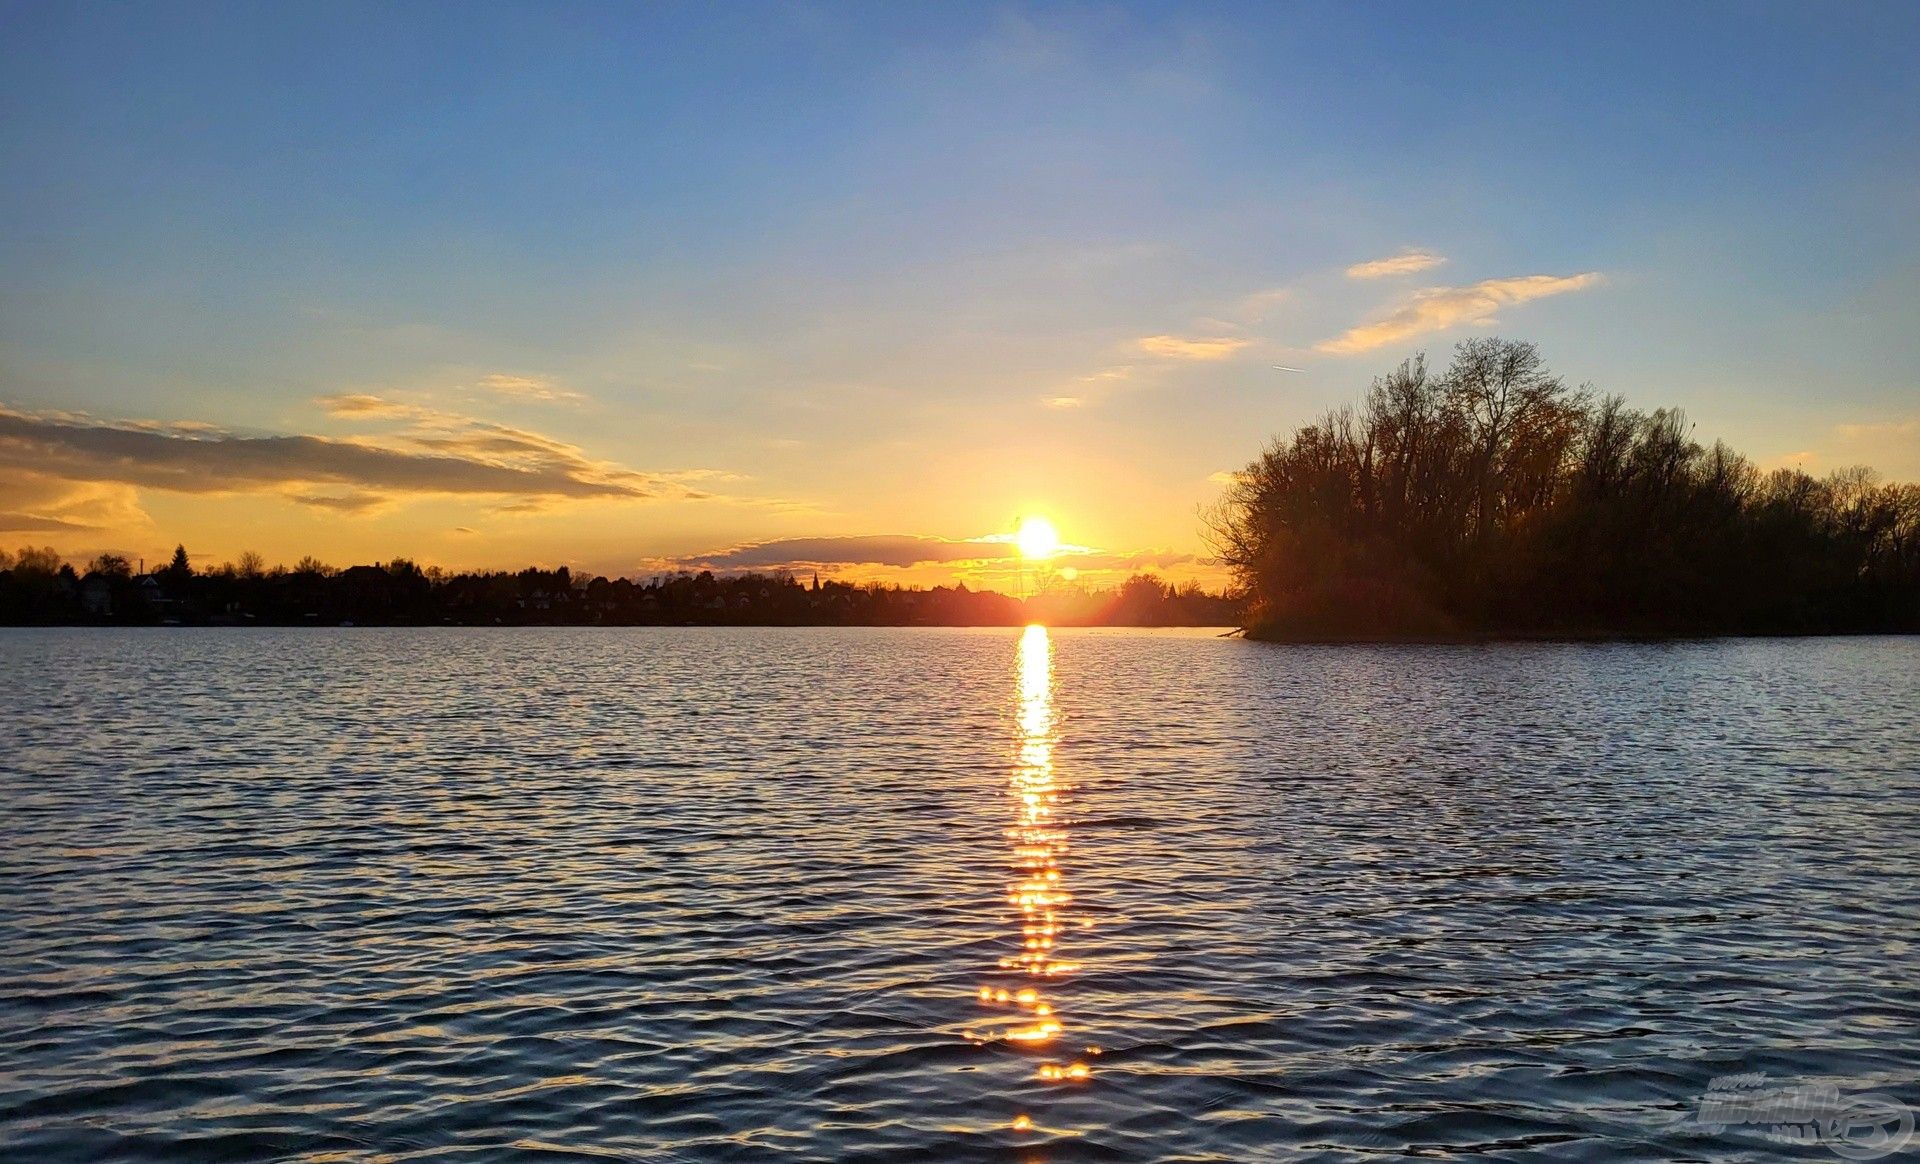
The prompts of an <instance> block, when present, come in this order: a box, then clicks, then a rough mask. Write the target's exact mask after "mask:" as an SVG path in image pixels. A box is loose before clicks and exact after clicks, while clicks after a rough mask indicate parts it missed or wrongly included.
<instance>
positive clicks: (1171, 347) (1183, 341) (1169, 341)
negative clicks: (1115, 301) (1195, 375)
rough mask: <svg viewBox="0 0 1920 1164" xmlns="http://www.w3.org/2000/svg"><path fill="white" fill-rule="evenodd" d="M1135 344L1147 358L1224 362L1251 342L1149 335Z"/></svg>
mask: <svg viewBox="0 0 1920 1164" xmlns="http://www.w3.org/2000/svg"><path fill="white" fill-rule="evenodd" d="M1137 342H1138V346H1139V348H1140V350H1141V351H1142V352H1145V353H1146V354H1147V355H1149V356H1161V357H1164V358H1166V359H1172V360H1224V359H1227V358H1228V357H1230V356H1232V355H1233V354H1234V353H1235V352H1237V351H1239V350H1240V349H1241V348H1244V347H1246V346H1247V345H1248V344H1250V343H1252V342H1253V341H1252V340H1245V339H1238V338H1235V337H1232V336H1211V337H1202V338H1189V337H1186V336H1177V335H1150V336H1144V337H1142V338H1141V339H1140V340H1139V341H1137Z"/></svg>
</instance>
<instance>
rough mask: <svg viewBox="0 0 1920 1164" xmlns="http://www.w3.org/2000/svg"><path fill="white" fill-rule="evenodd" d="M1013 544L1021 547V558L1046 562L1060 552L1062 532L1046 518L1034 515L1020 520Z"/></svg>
mask: <svg viewBox="0 0 1920 1164" xmlns="http://www.w3.org/2000/svg"><path fill="white" fill-rule="evenodd" d="M1013 542H1014V544H1015V545H1017V546H1019V547H1020V556H1021V557H1023V558H1031V559H1033V560H1035V561H1045V560H1046V559H1048V558H1051V557H1053V556H1054V555H1055V554H1056V553H1058V552H1059V551H1060V531H1059V530H1056V529H1054V528H1053V523H1052V522H1050V521H1048V520H1047V519H1046V518H1044V517H1040V516H1039V515H1037V514H1036V515H1034V516H1032V517H1023V518H1021V519H1020V528H1019V530H1018V531H1017V532H1016V533H1015V534H1014V535H1013Z"/></svg>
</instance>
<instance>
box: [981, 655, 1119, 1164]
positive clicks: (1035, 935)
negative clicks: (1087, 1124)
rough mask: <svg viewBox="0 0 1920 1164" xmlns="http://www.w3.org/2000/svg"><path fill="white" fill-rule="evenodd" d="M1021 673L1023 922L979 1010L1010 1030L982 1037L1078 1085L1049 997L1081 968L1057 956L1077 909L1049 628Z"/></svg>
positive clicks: (1017, 835)
mask: <svg viewBox="0 0 1920 1164" xmlns="http://www.w3.org/2000/svg"><path fill="white" fill-rule="evenodd" d="M1017 670H1018V676H1017V689H1016V701H1015V706H1014V713H1015V722H1016V726H1017V731H1016V735H1015V746H1014V764H1013V771H1012V774H1011V776H1010V777H1009V779H1008V783H1007V794H1008V798H1009V799H1010V800H1011V801H1012V803H1013V824H1012V826H1011V827H1009V828H1008V829H1007V830H1006V836H1007V840H1008V843H1009V845H1010V847H1011V854H1010V855H1011V858H1012V861H1011V864H1012V868H1013V871H1014V880H1013V882H1012V883H1011V884H1010V885H1009V886H1008V888H1007V904H1008V905H1009V906H1011V907H1012V908H1013V909H1014V910H1015V911H1016V913H1017V916H1018V921H1019V925H1020V939H1019V952H1018V953H1015V954H1012V955H1009V956H1007V957H1004V958H1001V959H1000V962H999V969H1000V971H1001V973H1000V974H999V975H998V976H997V979H998V980H997V981H992V982H989V983H987V984H986V985H983V986H981V987H980V1002H981V1004H982V1005H984V1006H988V1007H992V1008H995V1010H996V1011H998V1012H1000V1016H999V1017H1001V1018H1002V1019H1003V1020H1004V1022H1005V1024H1006V1025H1004V1026H998V1027H996V1028H995V1029H994V1030H992V1031H990V1032H988V1033H987V1035H986V1036H984V1037H988V1038H995V1039H999V1040H1004V1042H1005V1044H1007V1045H1011V1046H1013V1047H1017V1048H1020V1049H1022V1050H1025V1051H1029V1052H1032V1053H1034V1054H1036V1055H1038V1056H1040V1057H1041V1058H1042V1060H1043V1061H1042V1062H1040V1063H1039V1065H1038V1067H1037V1069H1036V1071H1035V1073H1034V1074H1035V1076H1036V1077H1037V1078H1038V1079H1039V1080H1041V1081H1043V1082H1046V1083H1078V1082H1080V1081H1082V1080H1085V1079H1086V1078H1088V1077H1089V1076H1090V1075H1091V1074H1092V1071H1091V1069H1090V1068H1089V1067H1088V1066H1087V1064H1086V1063H1084V1062H1081V1061H1077V1060H1076V1061H1072V1062H1060V1061H1058V1058H1057V1057H1056V1055H1055V1054H1054V1051H1055V1047H1056V1045H1057V1044H1059V1043H1061V1042H1062V1041H1063V1039H1064V1036H1065V1035H1066V1034H1067V1031H1066V1026H1065V1024H1064V1020H1063V1018H1062V1016H1061V1015H1060V1014H1059V1013H1057V1012H1056V1010H1055V1007H1054V1003H1053V1000H1052V997H1051V995H1050V994H1049V991H1048V987H1049V986H1050V985H1052V984H1053V983H1055V982H1056V981H1057V980H1058V979H1059V978H1061V977H1062V976H1064V975H1067V974H1071V973H1073V972H1074V971H1075V970H1077V969H1079V967H1078V965H1076V964H1075V963H1073V962H1069V961H1064V960H1062V959H1061V958H1059V957H1058V956H1057V952H1056V947H1057V944H1058V941H1059V937H1060V934H1061V931H1062V930H1063V928H1064V925H1063V919H1062V913H1061V911H1062V910H1063V909H1064V908H1065V907H1066V906H1067V905H1069V904H1071V903H1072V901H1073V895H1072V894H1071V893H1069V892H1068V891H1067V887H1066V882H1065V878H1064V875H1063V874H1062V872H1061V868H1060V859H1061V858H1062V857H1063V856H1064V855H1065V854H1066V852H1067V829H1066V825H1065V817H1064V806H1063V805H1062V798H1063V796H1064V795H1065V793H1066V791H1067V789H1066V788H1065V787H1064V786H1063V785H1062V784H1061V783H1060V782H1059V781H1058V779H1057V778H1056V775H1055V772H1054V765H1053V746H1054V740H1055V734H1056V729H1055V722H1054V707H1053V643H1052V640H1051V639H1050V638H1049V637H1048V634H1047V628H1046V627H1044V626H1040V625H1037V624H1036V625H1034V626H1029V627H1028V628H1027V629H1026V631H1025V632H1024V633H1023V634H1022V635H1021V637H1020V645H1019V656H1018V664H1017ZM1089 1050H1090V1051H1091V1048H1089ZM1014 1126H1015V1128H1016V1130H1021V1131H1025V1130H1028V1129H1030V1128H1032V1127H1033V1121H1032V1119H1031V1117H1029V1116H1027V1115H1024V1114H1023V1115H1021V1116H1019V1117H1017V1118H1016V1119H1015V1121H1014Z"/></svg>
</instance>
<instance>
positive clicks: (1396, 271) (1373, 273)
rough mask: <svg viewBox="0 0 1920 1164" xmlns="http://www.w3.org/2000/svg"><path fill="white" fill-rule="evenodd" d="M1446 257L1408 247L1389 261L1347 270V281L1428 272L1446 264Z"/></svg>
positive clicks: (1375, 261)
mask: <svg viewBox="0 0 1920 1164" xmlns="http://www.w3.org/2000/svg"><path fill="white" fill-rule="evenodd" d="M1446 261H1447V260H1446V256H1444V255H1437V254H1434V253H1433V252H1432V251H1426V250H1420V249H1418V248H1414V247H1409V248H1407V249H1406V250H1404V251H1401V252H1400V253H1399V254H1397V255H1394V256H1393V257H1392V258H1389V259H1372V260H1370V261H1368V262H1364V263H1355V264H1354V265H1353V266H1351V267H1348V268H1347V278H1349V279H1385V278H1388V277H1389V276H1392V275H1413V274H1418V273H1419V272H1421V271H1430V270H1432V269H1433V268H1435V267H1437V266H1439V265H1440V264H1441V263H1444V262H1446Z"/></svg>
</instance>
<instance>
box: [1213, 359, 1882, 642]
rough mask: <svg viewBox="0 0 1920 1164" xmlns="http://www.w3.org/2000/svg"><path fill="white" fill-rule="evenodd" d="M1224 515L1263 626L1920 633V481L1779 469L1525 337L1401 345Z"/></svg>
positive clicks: (1252, 626) (1281, 448)
mask: <svg viewBox="0 0 1920 1164" xmlns="http://www.w3.org/2000/svg"><path fill="white" fill-rule="evenodd" d="M1208 527H1209V529H1208V532H1209V535H1210V540H1211V542H1212V544H1213V547H1214V549H1215V551H1216V553H1217V554H1218V555H1219V556H1220V558H1221V560H1222V561H1223V562H1224V563H1225V564H1226V565H1227V566H1228V567H1229V568H1230V569H1231V570H1232V572H1233V575H1234V577H1235V579H1236V580H1237V583H1238V586H1239V589H1240V590H1241V591H1242V592H1243V593H1244V595H1245V598H1246V601H1247V604H1248V605H1247V620H1248V630H1249V633H1250V634H1252V635H1254V636H1255V637H1267V638H1302V639H1314V638H1362V639H1364V638H1427V637H1433V638H1446V637H1455V636H1485V635H1516V636H1534V635H1538V636H1562V635H1566V636H1590V635H1591V636H1617V635H1695V634H1699V635H1717V634H1805V633H1850V632H1876V631H1899V632H1912V631H1916V630H1920V484H1884V483H1881V482H1880V481H1879V479H1878V478H1877V477H1876V476H1875V474H1874V473H1873V472H1872V471H1871V470H1868V469H1865V468H1851V469H1844V470H1841V471H1839V472H1835V473H1832V474H1829V475H1827V476H1825V477H1818V478H1816V477H1813V476H1811V475H1809V474H1807V473H1805V472H1802V471H1800V470H1798V469H1792V468H1782V469H1775V470H1773V471H1771V472H1762V471H1761V470H1759V469H1758V468H1756V467H1755V466H1754V465H1753V464H1752V463H1751V462H1750V461H1748V460H1747V459H1746V458H1744V457H1742V456H1741V455H1740V454H1738V453H1736V452H1734V451H1733V450H1732V449H1730V448H1728V447H1727V446H1726V445H1725V444H1723V443H1719V442H1715V443H1714V444H1713V445H1712V446H1711V447H1708V446H1705V445H1702V444H1701V443H1700V442H1699V441H1697V440H1695V439H1694V437H1693V434H1692V426H1691V425H1690V424H1689V423H1688V422H1687V420H1686V418H1685V416H1684V415H1683V414H1682V413H1681V412H1679V411H1678V410H1675V409H1667V408H1662V409H1656V410H1655V411H1653V412H1650V413H1648V412H1641V411H1637V410H1635V409H1631V408H1629V407H1627V405H1626V403H1625V401H1623V400H1622V399H1621V398H1620V397H1618V396H1613V395H1599V394H1596V393H1595V392H1594V391H1593V390H1592V389H1591V388H1588V387H1578V388H1576V387H1570V386H1569V385H1568V384H1567V383H1566V382H1565V381H1564V380H1563V379H1561V378H1560V377H1559V376H1556V375H1554V374H1553V373H1552V372H1551V371H1549V370H1548V368H1547V367H1546V365H1545V363H1544V362H1543V361H1542V359H1541V357H1540V353H1539V352H1538V350H1536V348H1535V347H1534V345H1532V344H1529V343H1523V342H1516V341H1508V340H1501V339H1494V338H1485V339H1474V340H1469V341H1467V342H1465V343H1462V344H1460V345H1459V346H1458V347H1457V348H1456V349H1455V352H1454V356H1453V360H1452V362H1451V364H1450V365H1449V366H1448V368H1447V369H1446V371H1445V372H1444V373H1440V374H1436V373H1434V372H1433V371H1431V370H1429V368H1428V366H1427V363H1426V359H1425V357H1424V355H1422V356H1416V357H1415V358H1413V359H1410V360H1408V361H1406V362H1405V363H1402V364H1401V365H1400V366H1399V367H1398V368H1396V369H1394V370H1393V371H1392V372H1391V373H1390V374H1388V375H1386V376H1384V377H1381V378H1380V379H1377V380H1375V381H1374V383H1373V386H1372V388H1371V389H1370V390H1369V391H1368V393H1367V394H1366V397H1365V399H1364V400H1363V401H1362V402H1361V403H1360V405H1359V406H1358V407H1348V408H1343V409H1340V410H1337V411H1334V412H1331V413H1329V414H1327V415H1325V416H1324V417H1322V418H1321V419H1319V420H1318V421H1316V422H1314V423H1312V424H1309V425H1306V426H1305V427H1303V428H1301V429H1299V430H1298V431H1296V432H1294V433H1293V434H1292V435H1291V436H1282V437H1279V438H1276V439H1275V440H1274V441H1272V442H1271V443H1270V444H1269V445H1268V447H1267V448H1266V449H1265V451H1264V452H1263V453H1262V454H1261V455H1260V457H1259V458H1258V459H1257V460H1255V461H1253V462H1252V463H1251V464H1249V465H1248V466H1247V467H1246V469H1245V470H1243V471H1242V472H1241V473H1239V474H1237V475H1236V477H1235V480H1234V483H1233V484H1232V485H1231V486H1230V487H1229V488H1228V490H1227V493H1226V495H1225V497H1224V498H1223V499H1222V500H1221V502H1220V503H1219V505H1218V506H1217V507H1216V508H1215V509H1214V510H1213V511H1212V512H1211V513H1210V514H1209V520H1208Z"/></svg>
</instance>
